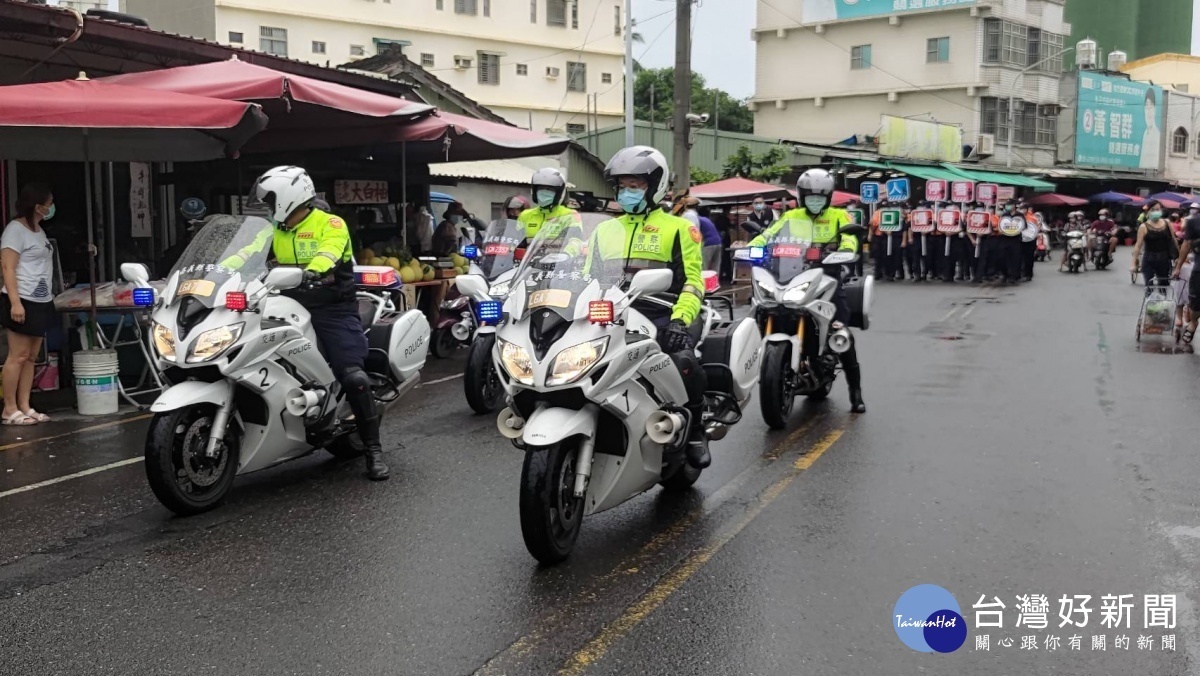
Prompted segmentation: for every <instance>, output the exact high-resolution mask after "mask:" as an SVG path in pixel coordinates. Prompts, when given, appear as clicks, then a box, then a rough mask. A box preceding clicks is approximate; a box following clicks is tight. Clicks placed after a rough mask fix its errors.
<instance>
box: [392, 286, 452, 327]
mask: <svg viewBox="0 0 1200 676" xmlns="http://www.w3.org/2000/svg"><path fill="white" fill-rule="evenodd" d="M453 283H454V280H453V279H434V280H431V281H428V282H425V281H421V282H412V283H411V284H405V285H404V286H403V287H401V288H402V289H403V291H404V299H405V302H406V303H407V304H408V307H406V308H405V310H408V309H410V308H415V307H420V303H421V298H422V295H423V294H424V293H425V292H429V293H430V294H432V298H430V302H429V304H428V305H427V306H426V307H425V318H426V319H428V320H429V325H430V326H435V325H436V324H437V317H438V308H440V307H441V306H442V301H443V300H445V298H446V291H447V290H449V288H450V285H451V284H453Z"/></svg>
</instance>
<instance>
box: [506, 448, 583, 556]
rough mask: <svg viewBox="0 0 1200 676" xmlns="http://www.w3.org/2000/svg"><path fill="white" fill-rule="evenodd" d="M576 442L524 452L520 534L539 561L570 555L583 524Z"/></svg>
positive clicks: (526, 546) (530, 551) (527, 547)
mask: <svg viewBox="0 0 1200 676" xmlns="http://www.w3.org/2000/svg"><path fill="white" fill-rule="evenodd" d="M578 457H579V442H578V441H576V440H570V441H566V442H560V443H557V444H554V445H552V446H545V447H542V448H531V449H529V450H528V451H526V452H525V463H524V465H522V467H521V498H520V512H521V537H522V538H523V539H524V540H525V548H526V549H528V550H529V553H530V554H532V555H533V558H535V559H537V560H538V562H539V563H542V564H545V565H553V564H556V563H561V562H563V561H565V560H566V558H567V557H568V556H570V555H571V550H572V549H574V548H575V540H577V539H578V538H579V531H580V529H581V526H582V525H583V498H576V497H575V496H574V490H575V461H576V459H577V458H578Z"/></svg>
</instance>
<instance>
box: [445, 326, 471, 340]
mask: <svg viewBox="0 0 1200 676" xmlns="http://www.w3.org/2000/svg"><path fill="white" fill-rule="evenodd" d="M450 335H452V336H454V339H455V340H457V341H458V342H460V343H465V342H467V339H469V338H470V337H471V327H470V325H468V324H467V322H465V321H462V322H459V323H457V324H455V325H454V326H451V327H450Z"/></svg>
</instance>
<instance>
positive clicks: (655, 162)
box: [604, 146, 671, 211]
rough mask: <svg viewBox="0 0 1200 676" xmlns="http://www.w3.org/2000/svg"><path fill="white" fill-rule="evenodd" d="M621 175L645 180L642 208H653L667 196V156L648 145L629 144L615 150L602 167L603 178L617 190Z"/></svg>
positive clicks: (669, 172)
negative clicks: (644, 196) (615, 152)
mask: <svg viewBox="0 0 1200 676" xmlns="http://www.w3.org/2000/svg"><path fill="white" fill-rule="evenodd" d="M622 176H635V177H637V178H640V179H642V180H644V181H645V182H646V185H647V188H646V199H645V204H644V210H645V211H649V210H651V209H653V208H655V207H656V206H657V205H658V204H659V202H662V201H663V198H665V197H666V196H667V189H668V188H670V185H671V171H670V167H668V166H667V158H666V157H664V156H663V154H662V153H660V152H658V151H657V150H655V149H654V148H651V147H650V146H630V147H628V148H624V149H621V150H618V151H617V154H616V155H613V156H612V159H611V160H609V161H608V165H606V166H605V167H604V180H606V181H608V183H609V184H610V185H611V186H612V188H613V193H614V194H615V193H616V192H618V187H619V185H618V184H619V182H620V179H621V177H622Z"/></svg>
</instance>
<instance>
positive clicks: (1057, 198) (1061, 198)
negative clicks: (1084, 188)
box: [1029, 192, 1088, 207]
mask: <svg viewBox="0 0 1200 676" xmlns="http://www.w3.org/2000/svg"><path fill="white" fill-rule="evenodd" d="M1087 203H1088V201H1087V200H1085V199H1082V198H1079V197H1072V196H1071V195H1060V194H1058V193H1053V192H1052V193H1046V194H1045V195H1038V196H1037V197H1034V198H1033V199H1030V200H1029V204H1030V205H1032V206H1035V207H1081V206H1083V205H1085V204H1087Z"/></svg>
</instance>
